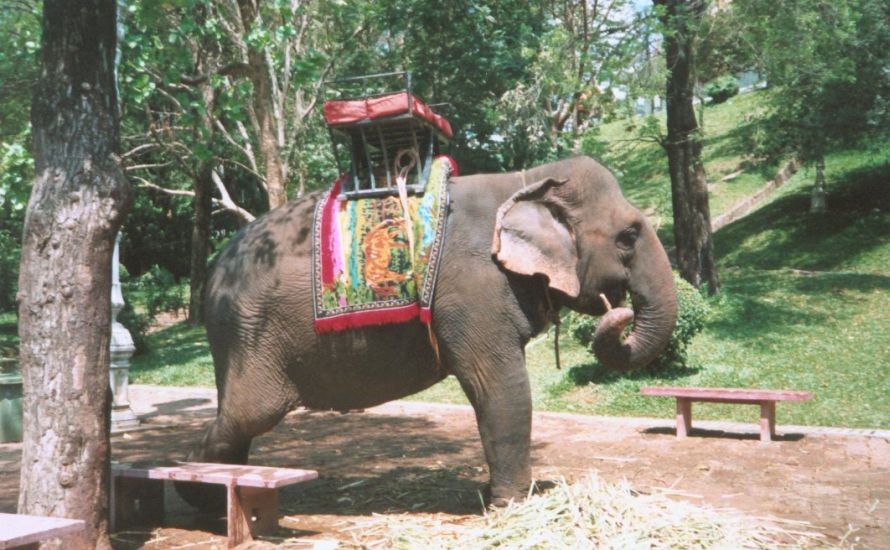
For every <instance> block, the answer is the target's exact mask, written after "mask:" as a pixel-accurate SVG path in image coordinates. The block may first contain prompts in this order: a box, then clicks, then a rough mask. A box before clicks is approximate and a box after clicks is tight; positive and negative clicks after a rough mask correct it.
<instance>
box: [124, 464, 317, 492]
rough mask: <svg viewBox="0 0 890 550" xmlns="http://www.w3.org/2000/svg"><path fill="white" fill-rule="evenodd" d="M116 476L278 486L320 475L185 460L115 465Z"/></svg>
mask: <svg viewBox="0 0 890 550" xmlns="http://www.w3.org/2000/svg"><path fill="white" fill-rule="evenodd" d="M114 475H117V476H125V477H142V478H148V479H169V480H173V481H194V482H200V483H216V484H220V485H235V486H237V487H263V488H266V489H277V488H279V487H284V486H286V485H292V484H294V483H301V482H303V481H309V480H312V479H315V478H317V477H318V472H316V471H314V470H297V469H293V468H272V467H267V466H244V465H237V464H212V463H202V462H186V463H182V464H179V465H176V466H159V467H155V468H123V467H121V468H115V470H114Z"/></svg>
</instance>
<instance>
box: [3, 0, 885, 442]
mask: <svg viewBox="0 0 890 550" xmlns="http://www.w3.org/2000/svg"><path fill="white" fill-rule="evenodd" d="M240 4H244V3H243V2H238V0H164V1H162V2H135V1H129V2H124V3H122V6H123V9H122V10H121V14H120V19H121V20H120V27H121V40H120V64H119V68H118V71H119V83H118V85H119V87H120V98H121V111H120V112H121V127H122V143H121V156H122V164H123V166H124V168H125V170H126V173H127V175H128V176H129V177H130V181H131V183H132V184H133V186H134V188H135V190H136V197H135V202H134V205H133V208H132V210H131V213H130V215H129V217H128V219H127V222H126V226H125V229H124V232H123V240H122V249H121V252H122V260H123V263H124V265H125V267H126V269H125V272H126V277H125V285H126V287H125V294H126V296H127V298H128V300H130V301H131V302H132V303H131V305H130V306H129V307H128V308H127V309H126V310H125V312H124V313H123V314H122V317H123V318H124V319H125V320H126V322H127V323H129V326H130V327H131V329H132V330H133V332H134V335H137V334H136V333H138V334H145V333H146V331H147V329H148V327H149V326H150V324H151V322H152V319H153V317H155V316H156V315H157V314H158V313H159V312H160V311H162V310H165V309H176V308H180V307H181V306H182V304H184V303H186V302H187V299H188V292H187V289H188V283H189V277H190V255H191V253H192V249H193V248H192V244H193V241H192V239H193V226H194V223H195V222H194V220H195V212H196V209H195V204H194V190H195V188H196V182H198V181H199V180H200V177H201V175H202V174H206V173H209V172H204V171H203V170H204V169H209V170H210V172H212V174H213V176H214V178H213V182H212V184H211V186H212V195H213V198H214V202H213V207H212V208H213V215H212V217H211V231H210V242H209V245H210V246H209V248H210V251H211V253H210V257H211V260H210V261H212V257H213V253H214V252H216V251H219V250H220V249H221V248H222V247H223V246H224V245H225V243H226V242H227V241H228V239H229V238H230V237H231V236H232V235H233V234H234V233H235V232H236V231H238V230H239V229H240V227H242V226H243V224H244V223H246V222H247V221H248V217H245V215H244V213H247V214H248V215H249V216H259V215H262V213H263V212H265V211H266V210H267V209H268V208H269V200H268V199H269V192H268V185H267V184H268V182H269V181H270V179H272V176H273V175H274V174H271V173H270V169H269V168H268V163H267V162H266V160H267V157H269V156H270V155H271V156H273V157H275V158H277V159H278V160H279V161H280V163H281V166H282V167H283V168H281V170H280V171H281V173H282V174H283V175H284V176H285V177H284V181H285V188H286V190H287V193H288V197H289V198H290V199H291V200H293V199H296V198H297V197H299V196H301V195H302V194H305V193H310V192H313V191H314V190H317V189H322V188H325V187H327V186H328V185H329V184H330V182H331V181H332V179H333V178H334V176H335V175H336V171H337V169H336V167H335V163H334V160H333V157H332V155H331V148H330V144H329V138H328V135H327V132H326V130H325V128H324V125H323V123H322V120H321V116H320V113H319V105H320V102H321V101H323V100H324V99H325V98H328V97H333V96H335V95H337V94H338V93H339V92H354V91H356V90H350V89H348V87H343V86H328V85H325V84H324V83H325V82H327V81H330V80H334V79H337V78H340V77H345V76H352V75H357V74H369V73H374V72H386V71H398V70H410V71H412V72H413V77H414V78H413V88H414V90H415V92H416V93H417V94H418V95H419V96H420V97H422V98H423V99H424V100H426V101H428V102H431V103H434V102H439V101H445V102H448V103H450V104H451V106H450V107H447V106H446V107H443V110H444V112H445V113H446V115H447V116H448V117H449V119H450V120H451V121H452V123H453V125H454V127H455V129H456V136H455V140H454V142H453V144H452V148H451V154H452V155H453V156H455V157H456V159H457V161H458V163H459V164H460V169H461V172H462V173H463V174H471V173H476V172H484V171H501V170H512V169H522V168H526V167H529V166H532V165H534V164H536V163H540V162H544V161H548V160H552V159H556V158H562V157H566V156H569V155H572V154H578V153H583V154H589V155H593V156H596V157H597V158H600V159H601V160H603V161H604V163H605V164H606V165H608V166H609V167H610V168H611V169H612V170H613V172H615V174H616V175H617V176H618V178H619V181H620V183H621V185H622V188H623V190H624V193H625V195H626V196H627V197H628V198H629V199H630V200H631V201H632V202H633V203H634V204H636V205H637V206H639V207H640V208H641V210H643V211H644V213H645V214H646V215H647V217H649V219H650V220H651V221H652V223H653V225H655V226H656V227H657V228H658V231H659V235H660V237H661V238H662V241H663V242H665V244H666V245H667V246H670V245H671V240H672V231H671V228H672V223H673V220H672V204H671V194H670V185H669V182H668V179H667V168H666V166H667V163H666V159H665V155H664V151H663V150H662V148H661V145H660V142H661V141H662V140H663V139H664V135H665V122H664V116H663V114H662V113H661V112H660V110H659V108H660V105H661V104H662V98H663V96H664V86H665V79H666V77H667V74H668V70H667V68H666V67H665V64H664V58H663V51H662V48H661V36H662V33H663V30H664V29H662V28H661V27H660V26H659V23H658V18H657V17H656V15H657V14H656V13H655V12H654V11H653V9H652V8H651V6H650V5H648V3H641V2H637V1H627V0H599V1H597V2H592V1H583V0H566V1H564V2H559V3H556V2H550V1H547V2H545V1H537V0H535V1H531V2H520V1H518V0H515V1H514V0H498V1H496V0H454V1H445V0H400V1H397V0H343V1H335V2H329V1H324V0H301V1H285V0H265V1H262V2H260V12H259V14H258V16H257V17H256V18H254V19H251V18H250V17H246V18H245V17H242V16H243V15H244V13H243V12H242V11H241V10H240ZM40 13H41V3H40V2H39V1H38V0H0V312H2V313H0V317H2V322H0V324H2V327H0V328H3V330H2V331H0V338H2V339H3V340H2V342H0V344H2V348H3V350H4V353H5V354H7V355H14V347H15V337H14V333H15V315H14V313H12V311H13V310H14V307H15V289H16V281H17V277H18V261H19V246H20V245H19V243H20V242H21V228H22V226H23V222H24V219H23V218H24V211H25V206H26V204H27V200H28V196H29V194H30V189H31V182H32V180H33V179H34V173H33V170H34V169H33V161H32V159H31V152H30V151H31V143H30V139H31V136H30V128H29V108H30V101H31V95H32V94H31V89H32V85H33V83H34V82H35V80H36V76H37V75H36V70H37V67H38V64H37V62H36V53H37V48H38V45H39V42H40V36H39V33H40V25H39V18H40ZM245 22H247V23H250V26H249V29H248V27H247V26H246V25H245ZM694 33H695V36H694V44H695V55H696V76H697V85H696V95H697V96H699V97H700V98H701V99H702V100H704V99H705V98H706V97H707V96H710V97H711V98H712V99H714V100H715V103H717V100H720V99H724V98H726V97H728V99H726V101H725V102H723V103H721V104H719V105H706V102H705V101H703V102H702V103H700V104H699V107H698V117H699V122H700V125H701V127H702V130H701V132H702V135H703V138H704V140H705V147H704V151H703V161H704V163H705V166H706V172H707V174H708V182H709V189H710V201H711V211H712V213H713V214H714V215H715V216H716V215H718V214H721V213H725V212H727V211H728V210H730V209H731V207H732V206H733V205H734V204H735V203H737V202H738V201H740V200H742V199H744V198H745V197H747V196H750V195H752V194H753V193H755V192H756V191H758V189H760V188H762V187H763V186H764V185H765V184H766V183H767V181H768V180H770V179H771V178H772V177H773V176H774V174H775V173H776V171H777V170H778V169H779V168H781V166H782V165H783V164H784V162H785V161H787V159H788V158H789V157H790V156H791V155H792V154H796V155H798V156H800V157H801V158H802V159H804V160H808V159H815V158H818V157H819V156H823V157H824V158H825V161H826V174H827V190H828V193H829V205H830V211H829V214H827V215H825V216H821V217H820V216H812V215H809V214H808V213H807V212H806V208H805V207H803V206H802V202H801V201H802V200H803V199H802V198H801V197H804V195H805V190H806V189H808V187H809V182H810V181H811V180H812V178H813V172H812V170H811V169H810V168H809V165H805V168H804V170H802V172H801V173H799V174H798V175H797V176H795V178H794V179H793V180H792V182H791V183H789V184H788V185H787V186H786V187H785V188H784V189H783V190H782V191H781V192H780V193H779V195H778V198H776V199H774V201H773V202H771V203H769V204H767V205H766V206H764V207H763V208H762V209H760V210H757V211H756V212H755V213H753V214H751V215H749V216H748V217H747V218H745V219H743V220H742V221H740V222H737V223H734V224H732V225H730V226H728V227H726V228H725V229H724V230H721V232H720V233H718V234H717V236H716V237H715V247H716V249H717V251H718V256H719V262H720V268H721V270H723V273H724V275H723V279H724V289H725V294H724V296H722V297H720V298H719V299H712V300H708V301H707V304H708V309H709V310H710V314H709V315H708V317H707V321H706V323H705V327H704V329H703V330H702V332H700V333H699V335H698V336H696V338H695V339H693V340H692V341H691V344H689V346H688V347H687V348H686V353H687V363H686V366H685V367H683V368H679V367H676V366H675V367H670V368H662V369H656V370H654V371H649V372H643V373H638V374H637V375H634V376H635V377H634V376H630V377H627V376H626V377H617V376H606V377H600V378H597V381H598V384H597V385H587V386H583V387H578V386H576V385H575V384H574V383H573V382H571V380H569V379H567V378H566V376H565V375H564V373H559V372H556V371H555V370H554V369H553V368H552V360H551V359H550V358H551V353H549V352H548V351H547V350H545V349H544V346H538V347H530V348H529V349H530V351H529V357H530V364H531V367H532V368H531V372H532V378H533V382H534V384H535V390H534V391H535V392H536V393H535V400H536V401H535V404H536V406H539V407H540V406H546V407H551V408H559V409H561V410H577V411H583V412H595V413H609V414H613V413H614V414H628V413H632V414H658V409H657V405H656V404H652V403H650V402H649V401H645V400H640V399H635V398H633V397H632V395H633V394H634V393H635V392H636V390H637V389H638V387H639V385H641V384H644V383H660V382H663V381H670V382H671V383H683V384H711V385H749V386H755V385H763V386H767V387H793V388H795V389H811V390H814V391H817V392H819V394H820V395H824V396H825V399H824V400H819V401H814V402H813V403H808V404H805V405H801V407H796V408H794V409H791V410H789V411H788V414H793V415H800V417H799V418H798V419H797V421H799V422H808V421H813V422H822V423H831V422H847V421H848V422H849V423H851V424H855V425H872V426H874V425H886V422H887V420H886V419H887V418H890V402H888V398H887V395H890V391H887V388H890V385H888V384H890V374H888V373H890V357H888V356H887V350H886V346H880V345H879V343H881V342H886V341H887V338H888V336H887V335H886V334H884V333H885V332H886V328H882V327H887V326H890V319H886V315H884V313H883V312H884V311H890V305H888V304H887V300H888V296H890V293H888V291H887V288H890V280H888V277H890V268H888V266H890V252H888V250H887V239H886V237H885V236H886V235H887V234H890V226H888V225H887V224H888V215H890V214H888V212H890V205H888V204H887V196H888V195H890V193H888V187H887V184H886V182H887V181H888V177H887V174H888V172H890V168H888V164H890V160H888V158H887V151H888V150H890V146H888V143H890V136H888V134H887V131H888V130H887V129H888V128H890V4H887V3H886V2H874V1H869V0H840V1H828V0H817V1H805V0H781V1H780V2H773V1H768V0H733V1H732V2H711V3H709V9H708V10H707V11H706V15H705V16H704V17H703V19H702V21H701V23H700V25H699V26H697V27H696V28H695V29H694ZM251 52H254V53H258V54H259V55H258V56H255V57H254V58H251V56H250V53H251ZM251 59H252V60H253V61H251ZM251 63H253V65H251ZM252 66H253V67H254V68H251V67H252ZM256 67H259V70H260V71H261V72H262V74H265V75H268V77H269V78H270V79H271V80H274V82H275V83H276V86H277V88H276V89H277V93H276V94H272V95H271V96H269V97H260V96H259V95H258V93H257V90H258V89H257V86H256V82H257V80H256V76H257V74H258V73H257V72H256V71H257V69H256ZM743 72H746V73H747V74H754V75H757V76H759V77H760V78H761V79H762V81H761V82H760V83H759V84H760V85H762V86H765V87H766V89H765V90H763V91H757V92H754V93H743V94H741V95H738V96H733V95H732V94H733V92H734V91H735V90H736V89H737V88H738V87H739V81H738V78H737V77H738V75H739V74H741V73H743ZM388 84H389V85H392V82H390V83H388ZM338 88H339V89H338ZM264 106H265V107H271V110H270V112H271V113H272V127H273V128H274V129H275V131H274V132H273V134H274V135H273V138H274V139H273V140H272V141H273V145H274V146H273V147H271V148H267V149H264V148H263V146H262V141H263V140H262V139H261V137H262V136H261V134H260V133H259V132H258V129H257V128H258V125H257V123H258V120H259V118H258V117H259V116H260V115H261V111H262V107H264ZM238 209H240V210H238ZM683 295H684V296H686V297H687V298H690V299H694V297H693V296H692V295H691V294H688V293H687V292H686V291H684V294H683ZM841 305H842V307H841ZM693 310H695V311H698V306H694V307H693ZM869 319H870V321H869ZM585 323H588V325H590V326H592V321H585ZM697 326H698V322H692V321H690V322H689V323H686V322H685V321H684V322H683V324H682V327H690V328H693V327H697ZM882 331H883V332H882ZM687 335H688V334H687ZM684 341H688V339H684ZM145 342H146V344H147V346H148V347H147V348H146V350H145V351H146V352H145V353H144V354H143V355H142V357H141V358H140V359H139V360H138V361H137V370H136V371H135V373H134V376H135V379H136V380H137V381H144V382H159V383H206V384H212V368H211V366H210V359H209V356H208V354H207V350H206V347H205V344H203V334H202V332H201V331H200V329H195V328H191V327H185V326H181V325H175V326H172V327H167V328H164V329H163V330H160V331H156V332H152V333H151V334H148V335H147V339H146V340H145ZM678 343H679V341H678ZM585 347H586V346H583V345H576V344H573V343H569V345H568V346H567V348H568V349H567V350H566V351H565V355H564V357H565V358H566V360H565V361H564V362H565V363H567V364H568V366H569V367H575V368H578V369H580V370H576V371H575V372H586V373H587V374H588V375H589V376H588V378H590V377H591V376H592V375H590V373H593V372H596V367H595V366H594V365H593V363H591V361H592V358H591V357H590V356H589V354H588V352H587V350H586V349H585ZM7 352H8V353H7ZM680 354H681V350H680V349H679V348H677V355H675V359H676V358H677V357H679V355H680ZM850 357H854V358H855V363H856V368H855V369H851V368H850V365H849V361H850ZM807 366H809V367H811V368H805V367H807ZM847 394H849V395H847ZM850 395H856V396H861V399H851V398H850ZM455 396H459V389H458V388H457V387H456V385H454V384H452V385H451V386H449V384H447V383H446V384H443V385H440V386H437V388H436V389H434V390H431V391H430V392H429V393H427V394H425V395H424V396H422V397H423V398H435V399H446V400H453V399H458V398H459V397H455ZM832 403H834V404H837V403H843V404H844V406H842V407H835V408H832V407H831V404H832ZM866 405H867V407H866ZM837 409H843V410H844V411H845V412H844V413H843V414H842V415H841V417H839V418H835V416H833V414H834V413H832V411H833V410H837ZM705 414H706V416H707V414H708V413H705ZM716 414H720V415H722V414H724V411H719V412H716V413H715V415H716ZM728 414H730V415H732V414H735V413H733V412H730V413H728ZM782 414H784V413H782Z"/></svg>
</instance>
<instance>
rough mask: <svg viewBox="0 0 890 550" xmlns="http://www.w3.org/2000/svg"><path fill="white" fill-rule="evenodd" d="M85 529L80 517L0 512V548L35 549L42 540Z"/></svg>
mask: <svg viewBox="0 0 890 550" xmlns="http://www.w3.org/2000/svg"><path fill="white" fill-rule="evenodd" d="M84 529H86V523H85V522H84V521H83V520H82V519H66V518H53V517H44V516H26V515H23V514H0V549H3V550H5V549H6V548H19V549H22V550H24V549H28V550H32V549H33V550H37V548H39V547H40V543H41V542H42V541H46V540H50V539H56V538H59V537H62V536H65V535H70V534H73V533H78V532H80V531H83V530H84Z"/></svg>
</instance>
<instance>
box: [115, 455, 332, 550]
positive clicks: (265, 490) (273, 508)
mask: <svg viewBox="0 0 890 550" xmlns="http://www.w3.org/2000/svg"><path fill="white" fill-rule="evenodd" d="M317 477H318V472H316V471H314V470H295V469H291V468H270V467H264V466H243V465H233V464H209V463H200V462H184V463H180V464H177V465H176V466H161V467H146V468H132V467H127V466H124V465H115V466H114V467H113V468H112V479H113V480H114V483H113V484H112V492H111V529H112V531H116V530H118V529H120V528H122V527H124V526H126V525H131V524H133V523H147V524H157V523H160V522H161V521H162V520H163V518H164V484H163V481H164V480H171V481H189V482H194V483H213V484H219V485H224V486H225V487H226V494H227V499H226V500H227V504H226V518H227V523H228V542H227V547H228V548H233V547H235V546H237V545H239V544H241V543H242V542H244V541H247V540H252V539H253V537H254V536H256V535H262V534H268V533H271V532H274V531H275V529H276V528H277V526H278V489H279V488H281V487H284V486H286V485H292V484H294V483H301V482H304V481H309V480H312V479H315V478H317Z"/></svg>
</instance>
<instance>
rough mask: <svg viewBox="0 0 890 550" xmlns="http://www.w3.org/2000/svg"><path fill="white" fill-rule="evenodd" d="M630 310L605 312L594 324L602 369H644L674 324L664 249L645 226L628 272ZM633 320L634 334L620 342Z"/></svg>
mask: <svg viewBox="0 0 890 550" xmlns="http://www.w3.org/2000/svg"><path fill="white" fill-rule="evenodd" d="M628 286H629V288H630V295H631V300H632V302H633V311H631V310H630V309H627V308H624V307H618V308H614V309H612V310H611V311H608V312H607V313H606V314H605V315H604V316H603V317H602V318H601V319H600V322H599V324H598V325H597V329H596V333H595V334H594V339H593V352H594V354H595V355H596V357H597V359H598V360H599V361H600V363H602V364H603V365H604V366H606V367H607V368H610V369H615V370H619V371H627V370H632V369H637V368H640V367H644V366H646V365H648V364H649V363H651V362H652V361H653V360H654V359H655V358H656V357H658V355H659V354H660V353H661V352H662V351H663V350H664V348H665V347H666V346H667V344H668V342H669V341H670V337H671V334H672V333H673V331H674V325H675V324H676V322H677V289H676V287H675V285H674V276H673V273H672V272H671V265H670V262H669V261H668V258H667V254H665V252H664V248H663V247H662V246H661V243H660V242H659V241H658V237H657V236H656V235H655V231H653V230H652V229H651V228H649V227H647V228H646V229H645V230H644V233H643V235H641V237H640V242H638V249H637V253H636V256H635V260H634V264H633V265H632V266H631V270H630V280H629V282H628ZM634 319H636V322H635V323H634V328H633V331H632V332H631V333H630V334H629V335H628V336H627V338H625V339H624V341H622V338H621V336H622V333H623V331H624V328H625V327H626V326H627V325H628V324H629V323H630V322H631V321H633V320H634Z"/></svg>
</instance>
